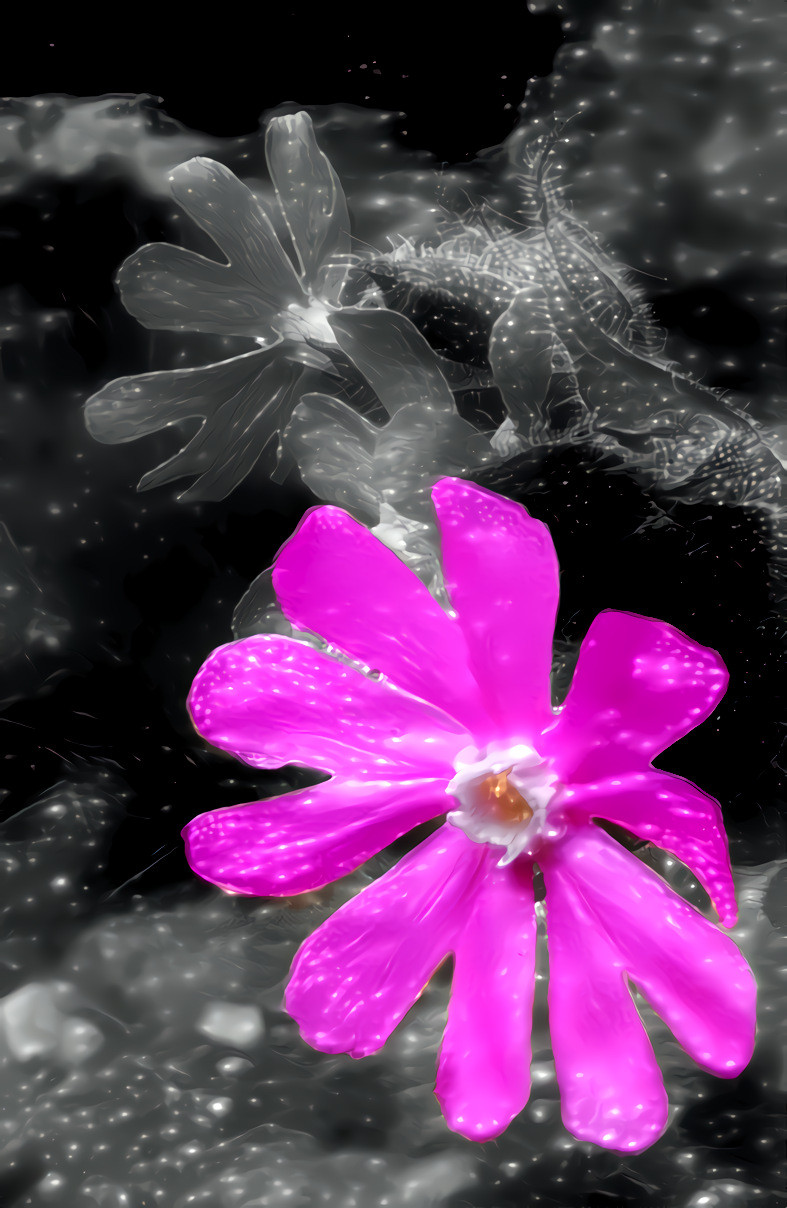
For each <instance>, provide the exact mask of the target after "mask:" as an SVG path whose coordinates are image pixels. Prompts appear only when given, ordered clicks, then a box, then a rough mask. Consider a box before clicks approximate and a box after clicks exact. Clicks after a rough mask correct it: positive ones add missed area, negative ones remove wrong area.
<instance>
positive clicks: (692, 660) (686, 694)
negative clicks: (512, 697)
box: [541, 610, 728, 783]
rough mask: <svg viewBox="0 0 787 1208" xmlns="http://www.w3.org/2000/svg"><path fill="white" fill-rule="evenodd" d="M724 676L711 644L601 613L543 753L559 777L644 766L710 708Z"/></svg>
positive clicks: (646, 621) (629, 616)
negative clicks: (709, 647)
mask: <svg viewBox="0 0 787 1208" xmlns="http://www.w3.org/2000/svg"><path fill="white" fill-rule="evenodd" d="M727 679H728V676H727V671H726V669H725V667H724V664H723V663H722V661H721V659H720V658H719V656H718V654H717V653H716V651H715V650H709V649H708V648H707V647H706V646H700V645H698V644H697V642H693V641H692V640H691V638H688V637H686V635H685V633H681V632H680V630H678V629H674V628H673V627H672V625H667V624H666V622H664V621H652V620H650V618H649V617H639V616H635V615H634V614H633V613H630V612H614V611H612V610H610V611H607V612H601V613H599V615H598V616H597V617H596V619H595V620H594V621H593V624H592V625H591V626H590V629H589V630H588V632H587V636H586V637H585V640H584V641H583V643H582V647H581V649H580V652H579V661H578V662H577V668H576V671H575V672H574V680H573V683H572V685H571V689H570V691H569V693H568V696H567V698H566V703H565V707H564V709H563V710H562V712H561V714H560V716H559V718H558V721H557V724H556V725H555V726H554V728H553V729H552V731H551V732H550V733H549V734H548V735H547V736H546V739H545V741H544V742H542V746H541V750H542V753H543V754H548V755H551V756H552V757H553V758H554V760H555V764H556V767H557V769H558V770H559V773H560V778H561V780H563V782H564V783H570V782H577V781H586V780H601V779H602V778H603V777H606V776H617V775H619V774H620V773H621V772H627V771H643V770H644V769H645V768H646V767H647V765H648V764H649V763H650V761H651V760H652V759H654V758H655V756H656V755H658V754H659V753H660V752H661V751H663V750H664V749H665V748H666V747H669V746H671V745H672V743H674V742H677V740H678V739H679V738H682V737H683V735H684V734H688V733H689V731H690V730H693V729H694V727H695V726H698V725H699V724H700V722H702V721H704V720H705V718H706V717H707V716H708V714H710V713H711V712H712V711H713V710H714V709H715V708H716V706H717V705H718V703H719V701H720V700H721V697H722V696H723V694H724V690H725V688H726V686H727Z"/></svg>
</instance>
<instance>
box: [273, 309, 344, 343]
mask: <svg viewBox="0 0 787 1208" xmlns="http://www.w3.org/2000/svg"><path fill="white" fill-rule="evenodd" d="M330 313H331V312H330V309H329V307H327V306H326V305H325V303H324V302H321V301H320V299H319V298H309V301H308V302H307V304H306V305H305V306H303V305H301V304H300V303H298V302H291V303H290V305H289V306H288V307H287V309H286V310H285V311H282V312H281V314H280V316H279V319H278V324H277V326H278V329H279V332H280V334H281V335H282V336H283V337H284V338H285V339H290V340H318V341H319V342H320V343H321V344H335V343H336V336H335V335H334V334H333V330H332V328H331V325H330V323H329V322H328V315H329V314H330Z"/></svg>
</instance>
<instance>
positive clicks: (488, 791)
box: [481, 765, 533, 822]
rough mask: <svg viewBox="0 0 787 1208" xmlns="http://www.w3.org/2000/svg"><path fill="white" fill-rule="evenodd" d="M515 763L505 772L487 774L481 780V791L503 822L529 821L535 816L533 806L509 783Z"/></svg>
mask: <svg viewBox="0 0 787 1208" xmlns="http://www.w3.org/2000/svg"><path fill="white" fill-rule="evenodd" d="M513 770H514V769H513V765H512V766H511V767H510V768H506V770H505V772H498V773H497V775H492V776H487V778H486V780H484V781H482V782H481V792H482V793H483V794H484V797H485V798H486V800H487V801H488V803H489V805H490V806H491V807H492V808H493V810H494V812H495V813H496V814H497V816H498V818H500V820H501V821H502V822H529V821H530V819H531V818H532V817H533V810H532V808H531V806H530V805H529V804H528V803H527V801H525V798H524V797H523V796H522V794H521V793H520V792H519V791H518V790H517V789H515V788H514V786H513V784H509V783H508V774H509V772H512V771H513Z"/></svg>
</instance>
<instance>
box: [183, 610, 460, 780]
mask: <svg viewBox="0 0 787 1208" xmlns="http://www.w3.org/2000/svg"><path fill="white" fill-rule="evenodd" d="M189 709H190V710H191V716H192V718H193V719H194V725H195V726H196V727H197V729H198V730H199V732H200V734H201V735H202V736H203V738H206V739H207V740H208V742H210V743H213V745H214V746H217V747H223V748H224V749H225V750H228V751H231V752H232V753H233V754H234V755H237V756H238V758H239V759H243V760H245V762H246V763H250V764H252V765H253V766H255V767H263V768H275V767H281V766H282V765H283V764H285V763H300V764H305V765H306V766H308V767H315V768H322V769H324V770H325V771H327V772H332V773H334V774H340V775H343V776H346V777H349V778H352V777H359V776H363V775H371V776H374V775H375V774H376V775H377V776H378V777H379V776H380V775H382V776H383V777H384V778H387V777H388V776H390V775H391V773H392V772H394V771H397V774H398V775H400V776H401V775H405V774H406V773H407V772H408V771H415V772H417V773H418V774H419V775H421V776H426V777H428V776H446V775H447V776H448V777H449V778H450V776H452V775H453V771H452V760H453V757H454V756H455V754H456V752H457V751H459V750H461V749H462V747H463V746H465V745H466V744H467V741H468V735H467V734H466V732H464V731H463V730H462V728H461V727H460V726H459V724H458V723H457V722H455V721H453V720H452V719H451V718H449V717H448V716H447V715H446V714H445V713H443V712H441V711H440V710H439V709H436V708H434V707H433V706H432V705H428V704H426V703H424V702H423V701H420V700H417V699H416V698H415V697H413V696H408V695H407V694H406V693H404V692H400V691H399V690H398V689H397V688H394V687H392V686H391V685H389V684H387V683H384V682H382V681H380V680H373V679H369V678H367V677H366V676H364V675H362V674H361V673H360V671H358V670H356V668H354V667H351V666H349V665H348V664H346V663H340V662H339V661H338V660H337V659H334V658H331V657H330V655H327V654H324V653H323V652H322V651H320V650H315V649H313V647H311V646H307V645H306V644H305V643H303V642H296V641H294V640H293V639H291V638H285V637H282V636H281V635H279V634H255V635H254V636H253V637H249V638H244V639H243V641H240V642H230V643H229V644H228V645H226V646H220V647H219V648H218V650H215V651H214V652H213V654H212V655H211V656H210V658H209V659H208V660H207V661H206V662H205V663H204V664H203V666H202V668H201V669H200V671H199V672H198V674H197V677H196V679H195V680H194V684H193V686H192V689H191V694H190V696H189Z"/></svg>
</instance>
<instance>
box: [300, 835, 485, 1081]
mask: <svg viewBox="0 0 787 1208" xmlns="http://www.w3.org/2000/svg"><path fill="white" fill-rule="evenodd" d="M482 859H483V849H482V848H481V846H480V845H479V844H476V843H472V842H471V841H470V840H468V838H467V836H466V835H464V834H463V833H462V832H461V831H459V830H457V829H456V828H455V827H451V826H442V827H441V828H440V829H439V830H437V831H435V833H434V834H433V835H430V837H429V838H428V839H426V840H425V842H423V843H421V844H420V845H419V846H418V847H416V848H414V849H413V851H411V852H409V853H408V855H406V856H405V857H404V859H402V860H400V862H399V863H398V864H397V865H396V866H395V867H394V868H392V869H391V870H390V872H387V873H386V874H385V875H384V876H382V877H380V879H379V880H378V881H375V882H374V883H373V884H372V885H369V886H368V887H367V888H366V889H364V890H362V891H361V893H359V894H358V896H357V897H355V898H353V899H352V901H350V902H347V904H346V905H344V906H342V907H341V909H339V910H337V912H336V914H334V915H332V916H331V918H329V919H328V921H327V922H325V923H323V925H322V926H321V927H319V928H318V929H317V931H315V932H314V934H313V935H311V936H310V937H309V938H308V939H307V940H306V943H305V944H303V946H302V947H301V949H300V951H299V952H298V955H297V956H296V958H295V961H294V963H293V967H292V974H291V976H290V981H289V984H288V986H287V994H286V1000H285V1005H286V1009H287V1010H288V1011H289V1013H290V1015H292V1016H293V1018H294V1019H295V1020H296V1021H297V1023H298V1025H299V1027H300V1029H301V1034H302V1035H303V1038H304V1040H305V1041H307V1043H308V1044H310V1045H312V1046H313V1047H314V1048H315V1049H321V1050H322V1051H323V1052H325V1053H350V1054H351V1056H353V1057H365V1056H367V1055H368V1054H369V1053H374V1052H376V1051H377V1050H378V1049H380V1048H382V1046H383V1045H384V1044H385V1042H386V1040H387V1039H388V1037H389V1036H390V1034H391V1032H392V1031H393V1030H394V1028H395V1027H396V1026H397V1024H398V1023H400V1022H401V1020H402V1019H403V1018H404V1016H405V1014H406V1012H407V1011H408V1010H409V1009H410V1007H411V1006H412V1005H413V1003H414V1002H415V1001H416V999H417V998H418V997H419V996H420V994H421V992H422V990H423V989H424V988H425V986H426V984H427V982H428V981H429V979H430V978H431V976H432V974H433V973H434V972H435V970H436V969H437V966H438V965H439V964H440V963H441V961H442V960H443V958H444V957H446V956H447V955H448V953H449V952H450V951H451V948H452V946H453V944H454V941H455V938H456V935H457V932H458V930H459V928H460V927H461V925H462V922H463V921H464V919H465V918H466V916H467V914H468V913H469V912H470V910H471V909H472V903H473V891H472V883H473V880H474V877H475V874H476V872H477V870H478V868H479V866H480V864H481V862H482Z"/></svg>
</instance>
